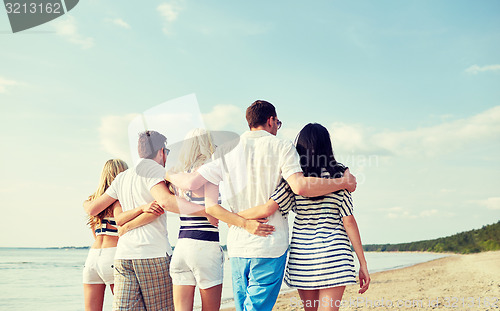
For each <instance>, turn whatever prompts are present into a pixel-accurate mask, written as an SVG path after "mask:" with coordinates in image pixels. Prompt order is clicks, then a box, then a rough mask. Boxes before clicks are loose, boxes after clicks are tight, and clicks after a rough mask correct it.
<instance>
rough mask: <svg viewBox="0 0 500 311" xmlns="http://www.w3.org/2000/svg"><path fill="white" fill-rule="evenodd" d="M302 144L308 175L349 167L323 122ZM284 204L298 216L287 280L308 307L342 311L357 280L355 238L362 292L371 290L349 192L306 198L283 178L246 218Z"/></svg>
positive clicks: (305, 132)
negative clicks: (347, 290) (340, 160)
mask: <svg viewBox="0 0 500 311" xmlns="http://www.w3.org/2000/svg"><path fill="white" fill-rule="evenodd" d="M296 148H297V152H298V153H299V156H300V164H301V167H302V170H303V172H304V176H306V177H308V176H310V177H319V176H321V177H323V178H338V177H342V176H343V174H344V172H345V171H346V170H347V168H346V167H345V166H343V165H342V164H340V163H338V162H337V161H336V160H335V157H334V155H333V149H332V144H331V140H330V134H329V133H328V130H327V129H326V128H325V127H323V126H322V125H320V124H315V123H314V124H311V123H310V124H308V125H306V126H305V127H304V128H303V129H302V130H301V131H300V133H299V135H298V136H297V140H296ZM278 208H279V209H280V210H281V212H282V213H283V214H286V213H288V211H289V210H290V209H291V210H292V211H294V212H295V214H296V216H295V221H294V225H293V233H292V240H291V244H290V255H289V259H288V264H287V267H286V273H285V283H286V284H287V285H288V286H290V287H292V288H297V289H298V292H299V295H300V297H301V300H302V301H303V303H304V309H305V310H306V311H313V310H314V311H316V310H318V309H319V310H338V307H339V306H340V301H341V299H342V295H343V293H344V289H345V286H346V285H349V284H355V283H356V276H355V269H354V260H353V255H352V251H351V246H350V244H349V240H350V242H351V243H352V246H353V248H354V251H355V252H356V255H357V257H358V260H359V263H360V270H359V279H360V290H359V292H360V293H364V292H365V291H366V290H367V289H368V286H369V283H370V276H369V273H368V269H367V264H366V260H365V257H364V252H363V248H362V244H361V238H360V235H359V230H358V227H357V224H356V220H355V219H354V216H353V215H352V198H351V194H350V193H349V192H348V191H346V190H341V191H337V192H334V193H331V194H328V195H325V196H322V197H315V198H306V197H302V196H300V195H295V194H294V193H293V191H292V190H291V189H290V187H289V186H288V184H287V183H286V182H285V181H282V183H281V184H280V185H279V186H278V188H277V189H276V191H275V193H274V194H273V195H272V196H271V200H269V201H268V202H267V203H266V204H265V205H263V206H259V207H256V208H253V209H250V210H248V212H247V213H246V214H244V215H242V216H243V217H245V218H249V217H250V218H261V217H267V215H269V214H271V213H272V212H274V211H276V209H278ZM252 210H253V211H252Z"/></svg>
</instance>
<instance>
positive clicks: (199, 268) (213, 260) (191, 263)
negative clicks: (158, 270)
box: [170, 239, 224, 289]
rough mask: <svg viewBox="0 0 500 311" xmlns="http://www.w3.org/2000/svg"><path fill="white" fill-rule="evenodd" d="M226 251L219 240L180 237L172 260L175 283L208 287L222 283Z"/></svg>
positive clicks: (171, 272) (173, 280) (171, 269)
mask: <svg viewBox="0 0 500 311" xmlns="http://www.w3.org/2000/svg"><path fill="white" fill-rule="evenodd" d="M223 268H224V253H223V252H222V248H221V247H220V245H219V242H210V241H200V240H193V239H179V240H178V241H177V244H176V245H175V249H174V255H173V256H172V261H171V262H170V276H171V277H172V283H173V284H174V285H192V286H196V285H198V287H199V288H201V289H207V288H210V287H213V286H215V285H219V284H222V279H223Z"/></svg>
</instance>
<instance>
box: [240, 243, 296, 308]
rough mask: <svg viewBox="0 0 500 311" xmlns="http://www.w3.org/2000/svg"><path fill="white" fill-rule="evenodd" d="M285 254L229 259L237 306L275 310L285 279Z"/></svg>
mask: <svg viewBox="0 0 500 311" xmlns="http://www.w3.org/2000/svg"><path fill="white" fill-rule="evenodd" d="M286 255H287V252H285V253H284V254H283V255H281V257H278V258H240V257H232V258H231V259H230V260H231V272H232V278H233V294H234V303H235V307H236V310H238V311H243V310H245V311H247V310H248V311H250V310H252V311H255V310H258V311H266V310H269V311H271V310H272V308H273V306H274V304H275V303H276V299H277V298H278V294H279V291H280V288H281V283H282V282H283V275H284V273H285V264H286Z"/></svg>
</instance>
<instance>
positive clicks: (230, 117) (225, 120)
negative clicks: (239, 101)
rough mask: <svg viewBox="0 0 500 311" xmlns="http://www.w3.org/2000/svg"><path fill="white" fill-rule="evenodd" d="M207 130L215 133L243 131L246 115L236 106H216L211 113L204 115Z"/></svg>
mask: <svg viewBox="0 0 500 311" xmlns="http://www.w3.org/2000/svg"><path fill="white" fill-rule="evenodd" d="M203 121H204V122H205V125H206V127H207V129H209V130H213V131H220V130H235V129H243V128H244V127H245V126H246V124H247V123H246V121H245V114H244V113H243V111H242V110H241V109H240V108H239V107H236V106H234V105H216V106H214V108H213V109H212V111H211V112H209V113H204V114H203Z"/></svg>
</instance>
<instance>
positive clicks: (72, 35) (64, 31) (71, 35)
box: [52, 16, 94, 49]
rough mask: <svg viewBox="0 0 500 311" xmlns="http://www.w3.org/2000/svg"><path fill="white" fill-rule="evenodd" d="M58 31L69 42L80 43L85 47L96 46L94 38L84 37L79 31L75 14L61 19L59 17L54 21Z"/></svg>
mask: <svg viewBox="0 0 500 311" xmlns="http://www.w3.org/2000/svg"><path fill="white" fill-rule="evenodd" d="M52 25H53V26H54V28H55V30H56V33H57V34H58V35H59V36H61V37H63V38H66V40H68V41H69V42H71V43H73V44H76V45H79V46H81V47H82V48H84V49H88V48H91V47H93V46H94V39H93V38H91V37H84V36H82V35H81V34H80V33H79V32H78V28H77V25H76V19H75V18H74V17H73V16H67V17H66V18H63V19H61V20H59V19H57V20H56V21H54V22H53V23H52Z"/></svg>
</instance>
